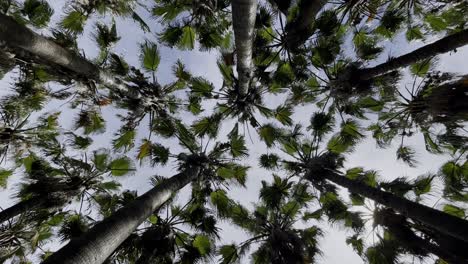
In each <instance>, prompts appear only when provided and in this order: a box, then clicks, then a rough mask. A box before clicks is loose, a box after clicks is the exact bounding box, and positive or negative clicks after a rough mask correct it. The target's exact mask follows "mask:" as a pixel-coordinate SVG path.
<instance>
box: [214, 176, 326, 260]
mask: <svg viewBox="0 0 468 264" xmlns="http://www.w3.org/2000/svg"><path fill="white" fill-rule="evenodd" d="M273 177H274V181H273V182H272V183H270V184H269V183H267V182H265V181H263V182H262V188H261V190H260V202H259V203H258V204H256V205H255V208H254V211H253V212H249V211H248V210H247V209H246V208H244V207H243V206H242V205H240V204H238V203H236V202H234V201H232V200H230V199H229V198H227V196H226V193H225V192H224V191H216V192H214V193H213V194H212V196H211V199H212V202H213V203H214V204H215V205H216V206H217V209H218V212H219V213H220V214H221V216H223V217H226V218H227V219H229V220H230V221H232V222H233V223H234V224H236V225H238V226H239V227H241V228H243V229H245V230H246V231H247V232H248V234H249V235H250V238H249V239H247V240H246V241H244V242H242V243H240V244H238V245H236V244H231V245H223V246H221V247H220V249H219V254H220V255H221V257H222V263H225V264H229V263H237V262H239V261H240V260H241V258H242V257H243V256H244V255H245V254H246V253H247V252H248V250H249V248H250V247H251V246H253V245H256V246H258V248H257V249H256V250H255V251H254V252H253V253H252V259H253V261H254V262H255V263H274V264H280V263H294V264H299V263H315V258H316V257H317V256H318V255H320V253H321V252H320V250H319V248H318V242H317V240H318V238H319V237H320V236H321V235H322V232H321V230H320V229H319V228H318V227H316V226H310V227H306V228H301V229H300V228H296V227H294V225H295V223H296V222H297V221H298V220H299V219H300V218H301V217H303V216H304V215H305V212H304V210H303V209H304V208H305V207H307V205H306V204H307V203H308V202H310V201H311V200H312V198H313V196H311V195H310V194H309V193H308V190H307V189H308V186H307V185H306V184H303V183H297V185H295V184H294V183H293V182H291V181H289V180H288V179H282V178H280V177H279V176H276V175H274V176H273Z"/></svg>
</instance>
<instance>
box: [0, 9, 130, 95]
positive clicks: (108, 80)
mask: <svg viewBox="0 0 468 264" xmlns="http://www.w3.org/2000/svg"><path fill="white" fill-rule="evenodd" d="M0 44H3V45H7V46H8V47H10V48H13V49H17V50H21V51H27V52H29V53H31V54H32V55H35V56H37V57H39V58H41V59H42V60H44V61H46V62H49V63H52V64H56V65H59V66H62V67H64V68H65V69H68V70H70V71H72V72H74V73H75V74H78V75H81V76H83V77H85V78H88V79H91V80H95V81H97V82H100V83H102V84H104V85H107V86H112V87H115V88H118V89H126V87H125V86H124V85H122V84H121V82H120V81H119V80H118V79H116V78H115V77H114V76H112V75H110V74H109V73H107V72H105V71H102V70H100V69H99V68H98V67H97V66H95V65H94V64H93V63H91V62H89V61H87V60H86V59H84V58H82V57H80V56H78V55H76V54H75V53H73V52H71V51H69V50H67V49H65V48H63V47H61V46H60V45H58V44H56V43H55V42H53V41H52V40H50V39H47V38H45V37H43V36H41V35H39V34H36V33H34V32H33V31H32V30H30V29H29V28H27V27H26V26H24V25H21V24H19V23H18V22H16V21H15V20H14V19H12V18H10V17H9V16H6V15H4V14H1V13H0Z"/></svg>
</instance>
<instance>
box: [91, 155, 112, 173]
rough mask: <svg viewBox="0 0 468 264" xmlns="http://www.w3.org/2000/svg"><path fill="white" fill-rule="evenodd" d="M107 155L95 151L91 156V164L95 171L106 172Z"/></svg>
mask: <svg viewBox="0 0 468 264" xmlns="http://www.w3.org/2000/svg"><path fill="white" fill-rule="evenodd" d="M108 159H109V154H108V153H107V152H106V151H95V152H94V155H93V163H94V166H95V167H96V169H97V170H99V171H106V170H107V163H108Z"/></svg>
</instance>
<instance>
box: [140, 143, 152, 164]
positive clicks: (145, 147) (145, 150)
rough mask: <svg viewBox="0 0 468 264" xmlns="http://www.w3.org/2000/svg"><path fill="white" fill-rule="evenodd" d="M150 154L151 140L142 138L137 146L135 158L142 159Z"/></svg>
mask: <svg viewBox="0 0 468 264" xmlns="http://www.w3.org/2000/svg"><path fill="white" fill-rule="evenodd" d="M150 154H151V141H149V140H147V139H144V140H143V143H141V145H140V147H139V148H138V154H137V159H138V160H142V159H144V158H146V157H148V156H149V155H150Z"/></svg>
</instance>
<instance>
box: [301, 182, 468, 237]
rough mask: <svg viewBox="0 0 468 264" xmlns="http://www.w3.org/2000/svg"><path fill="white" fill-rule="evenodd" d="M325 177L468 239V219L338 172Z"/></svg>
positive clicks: (447, 232)
mask: <svg viewBox="0 0 468 264" xmlns="http://www.w3.org/2000/svg"><path fill="white" fill-rule="evenodd" d="M306 178H309V177H306ZM323 178H325V179H327V180H329V181H331V182H333V183H335V184H338V185H340V186H342V187H344V188H346V189H348V191H349V192H352V193H356V194H359V195H362V196H364V197H366V198H369V199H372V200H374V201H375V202H377V203H380V204H382V205H385V206H387V207H389V208H392V209H394V210H396V211H398V212H400V213H401V214H402V215H404V216H406V217H409V218H411V219H413V220H415V221H419V222H421V223H423V224H426V225H427V226H430V227H431V228H434V229H436V230H438V231H440V232H442V233H445V234H447V235H450V236H453V237H456V238H458V239H461V240H463V241H468V221H466V220H463V219H461V218H458V217H455V216H452V215H449V214H446V213H444V212H442V211H439V210H435V209H433V208H431V207H428V206H425V205H422V204H419V203H415V202H412V201H409V200H407V199H404V198H401V197H398V196H395V195H393V194H391V193H388V192H385V191H381V190H379V189H376V188H373V187H370V186H367V185H365V184H363V183H360V182H357V181H354V180H350V179H348V178H346V177H345V176H341V175H338V174H336V173H326V174H325V175H323ZM309 179H310V178H309Z"/></svg>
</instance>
